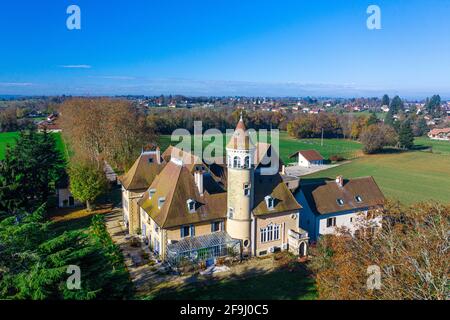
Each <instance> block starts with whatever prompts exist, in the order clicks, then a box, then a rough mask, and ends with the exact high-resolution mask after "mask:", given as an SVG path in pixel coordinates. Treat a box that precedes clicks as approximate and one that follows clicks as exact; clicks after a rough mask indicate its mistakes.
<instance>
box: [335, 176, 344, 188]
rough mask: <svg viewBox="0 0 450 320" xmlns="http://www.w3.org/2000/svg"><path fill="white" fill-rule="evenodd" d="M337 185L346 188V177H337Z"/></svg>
mask: <svg viewBox="0 0 450 320" xmlns="http://www.w3.org/2000/svg"><path fill="white" fill-rule="evenodd" d="M336 183H337V185H338V186H339V187H341V188H342V187H343V186H344V177H343V176H337V177H336Z"/></svg>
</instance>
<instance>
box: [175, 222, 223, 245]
mask: <svg viewBox="0 0 450 320" xmlns="http://www.w3.org/2000/svg"><path fill="white" fill-rule="evenodd" d="M215 221H219V220H215ZM211 222H212V221H208V222H204V223H199V224H195V236H196V237H197V236H203V235H207V234H210V233H211ZM180 228H181V226H180V227H178V228H173V229H167V241H169V240H174V241H178V240H181V231H180ZM225 228H226V227H225Z"/></svg>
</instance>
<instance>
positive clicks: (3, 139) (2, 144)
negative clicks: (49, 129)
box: [0, 132, 67, 160]
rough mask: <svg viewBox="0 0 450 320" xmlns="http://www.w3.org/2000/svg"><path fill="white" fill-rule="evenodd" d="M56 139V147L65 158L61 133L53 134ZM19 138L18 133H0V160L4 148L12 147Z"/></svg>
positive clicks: (2, 156)
mask: <svg viewBox="0 0 450 320" xmlns="http://www.w3.org/2000/svg"><path fill="white" fill-rule="evenodd" d="M53 134H54V136H55V139H56V145H57V148H58V150H60V151H61V153H62V154H63V156H64V157H65V158H67V152H66V147H65V144H64V142H63V139H62V137H61V133H60V132H57V133H53ZM18 136H19V132H2V133H0V160H1V159H4V157H5V152H6V146H7V145H8V144H9V145H13V144H14V143H15V139H16V138H17V137H18Z"/></svg>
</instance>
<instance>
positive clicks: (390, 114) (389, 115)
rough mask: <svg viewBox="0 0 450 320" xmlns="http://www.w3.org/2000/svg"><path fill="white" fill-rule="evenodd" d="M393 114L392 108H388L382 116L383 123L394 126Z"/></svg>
mask: <svg viewBox="0 0 450 320" xmlns="http://www.w3.org/2000/svg"><path fill="white" fill-rule="evenodd" d="M394 121H395V120H394V114H393V112H392V109H389V111H388V112H387V113H386V116H385V117H384V124H385V125H388V126H391V127H393V126H394Z"/></svg>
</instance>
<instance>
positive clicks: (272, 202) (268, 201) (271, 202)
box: [264, 196, 275, 210]
mask: <svg viewBox="0 0 450 320" xmlns="http://www.w3.org/2000/svg"><path fill="white" fill-rule="evenodd" d="M264 199H265V200H266V205H267V208H268V209H269V210H272V209H273V208H274V206H275V199H274V198H273V197H272V196H266V197H265V198H264Z"/></svg>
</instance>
